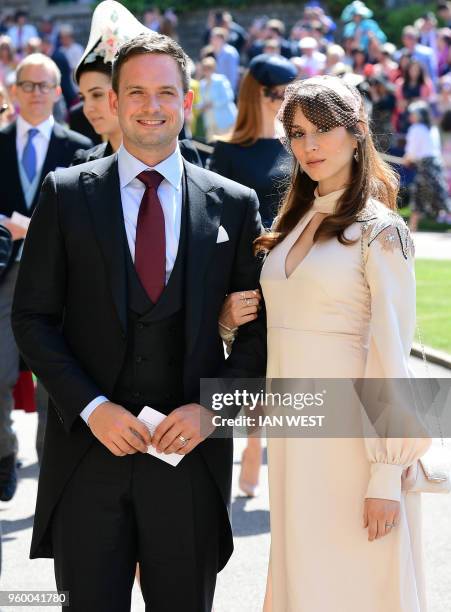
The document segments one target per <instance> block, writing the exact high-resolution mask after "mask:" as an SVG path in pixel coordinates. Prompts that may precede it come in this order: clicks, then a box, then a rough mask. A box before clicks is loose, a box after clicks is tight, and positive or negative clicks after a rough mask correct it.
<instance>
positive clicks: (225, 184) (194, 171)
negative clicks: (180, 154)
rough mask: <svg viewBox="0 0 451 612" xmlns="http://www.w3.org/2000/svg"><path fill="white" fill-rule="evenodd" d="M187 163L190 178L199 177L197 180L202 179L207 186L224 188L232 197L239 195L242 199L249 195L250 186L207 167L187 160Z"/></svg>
mask: <svg viewBox="0 0 451 612" xmlns="http://www.w3.org/2000/svg"><path fill="white" fill-rule="evenodd" d="M186 164H187V165H188V178H191V179H193V180H195V181H196V179H197V182H199V181H202V182H203V184H204V185H205V186H206V187H208V186H210V188H216V189H218V188H219V189H221V188H222V189H223V190H224V192H225V193H226V194H227V195H229V196H231V197H238V198H240V199H241V198H243V197H244V198H248V197H249V194H250V191H251V190H250V189H249V187H246V186H244V185H241V184H240V183H237V182H236V181H232V180H231V179H228V178H225V177H224V176H221V175H220V174H218V173H217V172H212V171H211V170H206V169H205V168H200V167H199V166H195V165H194V164H191V163H190V162H186Z"/></svg>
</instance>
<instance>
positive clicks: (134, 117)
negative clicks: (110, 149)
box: [110, 53, 193, 159]
mask: <svg viewBox="0 0 451 612" xmlns="http://www.w3.org/2000/svg"><path fill="white" fill-rule="evenodd" d="M192 102H193V93H192V91H189V92H188V93H186V94H184V93H183V85H182V77H181V74H180V71H179V68H178V64H177V62H176V61H175V60H174V59H173V58H172V57H170V56H168V55H164V54H161V53H148V54H145V55H137V56H135V57H131V58H130V59H129V60H128V61H126V62H125V63H124V64H123V65H122V67H121V71H120V77H119V91H118V93H117V94H116V93H115V92H114V91H111V92H110V103H111V109H112V111H113V113H115V114H117V116H118V118H119V123H120V126H121V129H122V132H123V138H124V145H125V147H126V148H127V150H128V151H129V152H130V153H131V154H132V155H135V157H138V158H140V155H141V156H142V155H146V153H147V154H148V153H157V152H158V154H159V156H160V158H161V159H165V157H167V156H169V155H170V154H171V153H172V152H173V151H174V150H175V146H176V143H177V138H178V135H179V133H180V131H181V129H182V127H183V123H184V120H185V113H187V112H189V111H190V110H191V106H192Z"/></svg>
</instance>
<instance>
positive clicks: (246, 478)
mask: <svg viewBox="0 0 451 612" xmlns="http://www.w3.org/2000/svg"><path fill="white" fill-rule="evenodd" d="M252 450H253V449H252ZM260 466H261V450H260V449H258V454H257V453H255V452H249V448H245V449H244V451H243V455H242V457H241V472H240V478H239V481H238V485H239V487H240V489H241V491H242V492H243V493H244V494H245V495H246V497H257V496H258V494H259V486H258V477H259V474H260Z"/></svg>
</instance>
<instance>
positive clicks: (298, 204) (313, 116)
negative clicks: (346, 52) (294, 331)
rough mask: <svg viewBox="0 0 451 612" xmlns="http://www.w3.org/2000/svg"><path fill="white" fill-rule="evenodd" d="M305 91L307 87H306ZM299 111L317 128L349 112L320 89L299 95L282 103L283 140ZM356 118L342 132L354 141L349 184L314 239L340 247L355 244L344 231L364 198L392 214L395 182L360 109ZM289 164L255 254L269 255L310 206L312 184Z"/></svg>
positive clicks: (354, 218)
mask: <svg viewBox="0 0 451 612" xmlns="http://www.w3.org/2000/svg"><path fill="white" fill-rule="evenodd" d="M306 89H307V88H306ZM297 108H300V109H301V110H302V112H303V114H304V115H305V117H306V118H307V119H308V120H309V121H310V122H311V123H314V124H315V125H316V126H317V127H320V128H321V127H325V126H329V127H330V126H331V125H333V124H334V123H335V125H336V126H338V125H340V124H339V123H337V116H342V117H343V116H344V114H345V113H351V112H352V109H351V108H350V107H349V106H348V105H347V103H346V101H345V100H343V99H341V98H339V97H338V96H332V95H331V92H330V90H328V89H327V88H325V87H321V88H320V89H319V91H317V92H316V93H315V95H314V97H312V96H309V95H308V94H306V93H305V91H304V92H302V93H300V94H299V95H298V96H296V97H295V98H293V99H291V100H290V101H288V103H287V104H285V105H284V107H283V109H282V113H281V115H282V116H281V119H282V123H283V127H284V131H285V134H286V135H287V137H289V135H290V131H291V124H292V121H293V117H294V115H295V113H296V109H297ZM360 116H361V120H360V121H359V123H357V124H355V125H354V126H352V127H348V128H346V129H347V130H348V132H349V133H350V134H352V135H353V136H354V137H355V138H356V139H357V152H358V161H356V160H355V159H354V158H353V160H352V172H351V182H350V183H349V185H348V186H347V189H346V191H345V192H344V193H343V194H342V196H341V197H340V199H339V200H338V202H337V207H336V211H335V213H334V214H333V215H329V216H328V217H326V218H325V219H324V221H323V222H322V223H321V224H320V226H319V227H318V229H317V230H316V232H315V235H314V241H317V240H318V239H322V240H323V239H328V238H337V239H338V241H339V242H341V244H344V245H349V244H353V243H354V242H355V241H351V240H349V239H347V238H346V237H345V235H344V232H345V229H346V228H347V227H349V226H350V225H351V224H352V223H354V222H355V220H356V215H357V214H358V213H359V212H360V211H361V210H362V209H363V208H364V207H365V205H366V203H367V200H368V198H375V199H377V200H379V201H381V202H382V203H383V204H385V205H386V206H387V207H388V208H390V209H391V210H396V199H397V195H398V190H399V178H398V175H397V174H396V172H395V171H394V170H393V169H392V168H391V167H390V166H389V165H388V164H387V163H386V162H384V161H383V160H382V158H381V156H380V154H379V153H378V151H377V150H376V147H375V146H374V142H373V139H372V136H371V133H370V131H369V129H368V122H367V119H366V114H365V110H364V105H363V101H362V104H361V110H360ZM293 161H294V166H293V171H292V174H291V178H290V179H289V183H288V186H287V190H286V193H285V196H284V198H283V200H282V204H281V207H280V209H279V212H278V215H277V217H276V219H275V220H274V224H273V227H272V228H271V231H270V232H268V233H266V234H263V235H262V236H260V237H259V238H257V239H256V240H255V243H254V245H255V251H256V252H257V253H258V252H261V251H270V250H271V249H272V248H274V247H275V246H276V245H277V244H279V242H281V241H282V240H283V239H284V238H285V237H286V236H287V235H288V234H289V233H290V232H291V231H292V230H293V229H294V227H295V226H296V225H297V223H298V222H299V219H301V217H303V216H304V215H305V214H306V213H307V212H308V210H309V209H310V208H311V207H312V205H313V201H314V197H315V196H314V191H315V188H316V186H317V184H318V183H317V182H316V181H313V180H312V179H311V178H310V177H309V176H308V175H307V173H306V172H303V171H302V170H301V168H300V166H299V163H298V162H297V160H296V159H295V158H294V160H293Z"/></svg>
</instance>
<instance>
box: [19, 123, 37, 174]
mask: <svg viewBox="0 0 451 612" xmlns="http://www.w3.org/2000/svg"><path fill="white" fill-rule="evenodd" d="M38 133H39V130H37V129H36V128H31V129H30V130H28V140H27V144H26V145H25V148H24V150H23V153H22V166H23V169H24V170H25V174H26V175H27V177H28V180H29V182H30V183H32V182H33V179H34V177H35V175H36V149H35V148H34V144H33V138H34V137H35V136H36V134H38Z"/></svg>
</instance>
